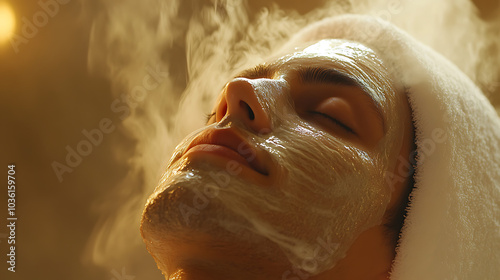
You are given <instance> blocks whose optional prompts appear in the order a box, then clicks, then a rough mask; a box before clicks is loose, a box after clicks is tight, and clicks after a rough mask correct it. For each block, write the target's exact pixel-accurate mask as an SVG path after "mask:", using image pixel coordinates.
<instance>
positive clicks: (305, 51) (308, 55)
mask: <svg viewBox="0 0 500 280" xmlns="http://www.w3.org/2000/svg"><path fill="white" fill-rule="evenodd" d="M285 52H286V53H282V56H281V57H280V58H278V59H276V61H275V62H274V63H275V64H277V65H286V64H288V63H293V62H294V61H296V60H304V59H309V60H317V61H322V62H347V63H349V62H354V61H365V60H368V59H369V60H376V61H377V62H379V63H380V62H381V61H380V59H379V58H378V57H377V55H376V54H375V52H374V51H373V50H372V49H370V48H368V47H366V46H365V45H363V44H361V43H358V42H352V41H347V40H340V39H326V40H321V41H318V42H314V43H310V44H309V45H307V46H305V47H295V48H294V49H293V50H287V51H285Z"/></svg>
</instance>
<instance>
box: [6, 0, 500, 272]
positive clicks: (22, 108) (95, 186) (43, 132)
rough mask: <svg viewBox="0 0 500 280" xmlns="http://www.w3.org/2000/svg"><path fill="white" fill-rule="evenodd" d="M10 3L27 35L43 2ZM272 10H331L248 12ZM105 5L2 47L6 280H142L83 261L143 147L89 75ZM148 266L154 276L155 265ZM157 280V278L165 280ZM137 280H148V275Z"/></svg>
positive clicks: (54, 20) (72, 7)
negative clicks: (86, 151) (108, 127)
mask: <svg viewBox="0 0 500 280" xmlns="http://www.w3.org/2000/svg"><path fill="white" fill-rule="evenodd" d="M45 1H46V0H45ZM207 1H208V0H207ZM2 2H3V3H7V4H8V5H9V6H10V7H11V8H12V11H13V16H14V17H15V22H16V24H17V27H15V29H14V33H16V34H20V32H21V31H20V28H21V26H22V24H23V21H22V19H23V17H26V18H30V19H31V17H32V16H33V15H34V14H35V13H36V12H37V11H39V10H40V6H39V5H38V4H37V2H38V1H28V0H7V1H5V0H0V3H2ZM61 2H63V1H61ZM272 2H274V3H277V4H278V5H280V6H281V7H282V8H284V9H295V10H297V11H299V12H300V13H307V12H308V11H310V10H311V9H313V8H314V7H317V6H319V5H321V4H322V3H323V2H324V1H322V0H308V1H301V0H300V1H299V0H293V1H291V0H279V1H266V0H257V1H251V3H250V5H249V11H250V13H251V12H253V11H257V10H259V9H260V8H261V7H263V6H266V5H270V3H272ZM102 3H105V1H87V2H86V5H85V7H86V8H85V9H84V10H82V5H81V3H80V2H79V1H77V0H72V1H69V2H68V3H67V4H64V5H60V11H59V12H58V13H57V15H55V16H54V17H51V18H50V19H49V21H48V23H47V24H46V25H45V26H43V28H38V31H37V32H36V35H34V36H33V38H30V39H29V41H28V42H27V43H22V44H19V45H18V48H19V50H18V52H17V53H16V52H15V51H14V48H13V47H12V45H11V43H10V42H9V41H5V42H0V98H1V99H0V104H1V108H2V109H1V111H0V116H1V124H2V126H1V127H0V128H1V130H0V154H1V162H0V163H1V168H0V170H3V171H2V172H4V174H5V175H4V176H0V177H2V178H4V180H5V181H4V182H2V183H0V184H2V185H3V186H4V187H2V190H0V199H1V202H0V213H1V215H0V253H1V255H0V263H1V265H0V279H2V280H3V279H75V280H80V279H81V280H89V279H117V280H121V279H120V277H119V276H120V275H121V276H123V274H122V273H123V271H122V269H123V268H124V269H125V271H126V275H132V276H134V272H133V268H132V267H128V266H125V265H124V266H123V267H120V266H116V267H115V268H112V269H109V268H99V267H95V266H93V265H92V264H91V263H90V262H89V260H88V258H87V257H85V256H86V254H84V252H86V245H87V241H88V239H89V237H90V236H91V235H92V233H93V230H94V228H95V226H96V223H97V222H98V220H99V217H100V213H101V212H100V211H101V208H99V207H100V206H99V205H102V202H103V201H104V202H105V201H107V200H109V201H112V200H113V195H112V194H110V193H109V192H107V191H106V190H109V189H110V188H111V187H113V186H115V185H116V184H117V182H119V181H120V180H122V179H123V178H124V176H125V174H126V172H127V164H126V161H125V160H123V159H126V158H127V157H128V156H130V155H131V154H132V151H133V150H134V140H133V139H132V138H131V137H130V136H129V134H128V133H127V132H126V130H124V129H123V128H122V127H121V125H120V124H121V122H120V121H119V120H118V119H117V116H116V114H113V113H111V112H110V108H109V106H110V104H111V102H112V101H113V99H114V98H113V96H112V95H111V84H110V82H109V81H108V80H107V79H105V78H104V77H102V76H100V75H98V74H95V73H94V74H89V71H88V67H87V52H88V44H89V34H90V28H91V23H92V15H93V14H94V13H96V11H98V10H99V9H100V8H101V5H102ZM474 3H475V5H476V6H477V8H478V10H479V13H480V14H481V16H482V17H483V18H484V19H490V18H492V17H494V16H495V15H498V14H499V13H498V11H499V7H500V4H499V1H498V0H475V1H474ZM0 5H1V4H0ZM186 13H189V11H186ZM1 17H2V14H1V13H0V32H1V30H2V27H4V28H6V24H7V23H6V21H2V18H1ZM2 25H3V26H2ZM0 36H1V35H0ZM0 40H1V37H0ZM137 43H138V44H140V42H137ZM497 51H498V50H497ZM181 63H182V62H181ZM498 81H500V79H498ZM493 86H494V87H496V86H497V85H493ZM491 98H492V99H494V100H495V98H494V97H491ZM104 117H108V118H110V119H112V120H113V121H114V123H115V124H118V127H117V129H116V130H115V131H114V132H113V133H110V134H106V135H105V136H104V139H103V142H102V143H101V144H100V145H98V146H96V147H94V148H93V151H92V153H90V155H88V156H87V157H84V158H83V159H82V163H81V164H80V165H79V166H78V167H76V168H74V171H73V172H71V173H66V174H64V180H63V181H62V182H59V181H58V179H57V177H56V175H55V174H54V171H53V169H52V166H51V164H52V162H53V161H58V162H64V161H65V156H66V154H67V151H66V146H68V145H69V146H71V147H75V145H76V144H77V143H78V142H79V141H80V140H82V133H81V131H82V129H88V130H90V129H94V128H96V127H97V126H98V123H99V121H101V119H102V118H104ZM116 151H121V152H119V153H118V154H117V152H116ZM10 163H13V164H16V171H17V173H16V178H17V197H16V199H17V209H16V210H17V217H18V219H19V220H18V224H17V267H16V268H17V271H18V272H16V273H15V274H12V273H8V274H7V271H6V267H7V266H6V262H5V261H6V256H5V254H6V248H7V244H6V238H5V237H6V233H7V230H6V227H5V226H4V223H5V222H4V221H5V215H6V213H5V212H6V208H7V206H6V203H5V202H6V194H7V190H6V186H5V185H6V179H5V178H6V173H7V164H10ZM98 206H99V207H98ZM124 246H126V244H125V245H124ZM144 256H145V258H147V256H146V254H144ZM144 263H145V265H147V266H150V267H151V269H152V270H155V265H154V263H153V261H152V259H150V258H148V259H147V260H145V262H144ZM157 274H158V276H159V278H157V279H161V276H160V274H159V273H157ZM121 278H122V279H129V280H131V279H133V278H127V277H121ZM135 279H136V280H143V279H142V278H141V277H140V276H137V277H136V278H135ZM144 280H145V279H144Z"/></svg>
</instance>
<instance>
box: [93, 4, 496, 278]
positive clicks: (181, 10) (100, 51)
mask: <svg viewBox="0 0 500 280" xmlns="http://www.w3.org/2000/svg"><path fill="white" fill-rule="evenodd" d="M368 2H369V3H368ZM85 5H87V7H88V5H89V4H85ZM249 5H250V4H249V3H247V2H246V1H244V0H235V1H229V0H227V1H219V0H211V1H209V0H205V1H202V0H193V1H180V0H163V1H162V0H144V1H135V0H101V1H100V2H99V4H98V6H99V7H97V10H98V12H97V13H95V14H94V21H93V26H92V32H91V38H90V47H89V56H88V64H89V69H90V70H91V71H93V72H98V73H101V74H103V75H105V76H107V77H108V78H109V79H110V81H111V82H112V87H113V94H114V97H115V98H116V100H119V102H124V104H127V105H126V106H127V107H128V108H129V110H130V114H121V113H120V114H117V116H118V117H119V118H120V120H121V119H123V120H122V121H123V126H124V127H125V128H126V129H127V130H128V132H129V134H130V135H131V137H132V138H133V139H135V140H136V145H135V149H134V151H133V156H131V157H129V158H125V157H123V156H122V157H117V161H127V163H128V164H129V167H130V168H129V172H128V174H127V176H126V177H125V178H124V179H123V181H122V182H121V183H120V184H119V185H117V186H113V187H111V188H110V190H109V193H107V194H105V195H103V197H105V198H104V199H102V200H99V202H97V203H96V205H94V207H95V209H96V211H98V212H99V215H100V216H101V217H102V220H101V222H100V223H99V225H98V226H97V227H96V229H95V232H94V234H93V236H92V237H91V239H90V240H89V244H88V250H87V254H86V256H85V258H86V260H87V261H89V262H91V263H93V264H96V265H98V266H102V267H105V268H107V269H108V270H110V271H111V270H112V269H119V268H121V267H125V268H126V270H127V272H128V274H131V275H134V276H136V277H137V278H136V279H149V278H151V279H154V278H158V277H159V272H158V271H156V269H155V265H154V261H153V259H152V258H151V257H150V256H149V254H148V253H147V252H146V250H145V246H144V244H143V242H142V239H141V237H140V234H139V229H138V227H139V221H140V216H141V213H142V210H143V207H144V204H145V202H146V198H147V197H148V196H149V194H150V193H151V192H152V191H153V189H154V187H155V186H156V185H157V182H158V180H159V178H160V175H161V174H162V172H163V170H164V168H165V165H166V163H167V162H168V160H169V158H170V156H171V152H172V151H173V149H174V147H175V146H176V144H177V143H179V142H180V141H181V139H183V138H184V137H185V136H186V135H187V134H188V133H190V132H192V131H193V130H195V129H197V128H199V127H201V126H202V125H203V123H204V115H205V114H206V113H209V112H210V110H211V109H212V106H213V103H214V101H215V99H216V97H217V95H218V94H219V92H220V89H221V88H222V87H223V85H224V84H225V83H226V82H227V81H228V80H229V79H230V77H231V76H232V75H233V74H234V72H235V71H236V70H238V69H241V68H244V67H247V66H251V65H255V64H257V63H259V62H262V61H263V60H264V59H266V58H267V57H268V56H269V55H270V54H271V53H272V52H273V50H276V49H278V48H279V47H280V46H281V45H282V44H283V43H284V42H285V41H286V39H287V38H288V37H289V36H291V35H293V34H294V33H295V32H296V31H297V30H299V29H300V28H301V27H303V26H305V25H307V24H308V23H311V22H313V21H316V20H319V19H322V18H325V17H330V16H334V15H338V14H343V13H347V12H350V13H360V14H372V15H376V16H380V17H381V18H383V19H386V20H389V21H391V22H392V23H394V24H396V25H397V26H399V27H401V28H402V29H404V30H406V31H407V32H409V33H410V34H412V35H413V36H415V37H416V38H417V39H419V40H421V41H423V42H424V43H426V44H428V45H429V46H431V47H432V48H434V49H436V50H437V51H438V52H440V53H441V54H443V55H444V56H446V57H447V58H448V59H449V60H451V61H452V62H453V63H455V64H456V65H457V66H458V67H459V68H460V69H462V71H464V72H465V73H466V74H467V75H468V76H469V77H471V79H472V80H474V81H475V82H476V83H477V84H478V85H479V86H480V87H481V88H482V89H483V91H484V92H485V93H487V94H492V93H493V92H494V91H496V90H498V87H500V78H499V77H500V76H499V67H498V65H500V51H499V50H500V36H499V34H500V20H496V22H485V21H483V20H481V19H480V18H479V16H478V13H477V11H476V9H475V7H474V6H473V4H472V3H470V2H469V1H467V0H461V1H457V0H447V1H438V2H436V1H432V0H421V1H404V0H401V1H398V0H387V1H382V0H380V1H362V0H359V1H356V0H351V1H347V0H346V1H338V2H337V3H331V4H326V5H325V6H322V7H318V8H316V9H313V10H312V11H310V12H308V13H307V14H305V15H304V14H299V13H298V12H295V11H284V10H282V9H280V8H279V7H278V6H277V5H271V6H269V7H268V8H265V9H264V8H262V9H260V10H258V11H257V12H256V13H254V14H252V15H249V12H248V11H249V10H251V9H252V8H253V9H255V7H250V6H249ZM497 18H499V17H497ZM152 75H156V78H157V79H158V81H159V82H158V83H157V84H156V86H154V87H153V86H151V87H148V88H147V89H146V91H142V92H141V94H139V93H138V91H137V88H138V87H139V86H141V85H143V83H144V79H145V77H150V76H152ZM117 154H123V151H117ZM160 277H161V276H160Z"/></svg>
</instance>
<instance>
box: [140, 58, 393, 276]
mask: <svg viewBox="0 0 500 280" xmlns="http://www.w3.org/2000/svg"><path fill="white" fill-rule="evenodd" d="M343 55H348V54H343ZM251 83H252V86H253V87H254V90H255V94H257V97H258V99H259V102H260V103H261V105H262V107H263V108H264V109H265V111H266V112H267V114H268V115H269V118H270V119H271V120H272V122H273V129H272V131H271V132H270V133H268V134H262V135H257V134H255V133H252V132H250V130H249V129H247V128H246V127H244V125H243V123H242V122H240V121H238V120H237V119H233V118H231V116H229V117H227V118H225V119H223V120H221V121H220V122H219V123H215V124H212V125H210V126H209V127H207V128H212V127H216V128H221V129H222V128H228V127H232V128H233V129H235V130H236V131H238V133H240V134H241V135H242V136H243V137H244V138H245V139H246V141H247V142H248V143H249V144H250V145H252V146H254V147H257V148H259V149H262V150H265V151H266V152H267V153H269V154H270V155H271V158H272V161H273V165H274V166H278V167H279V168H278V169H277V170H278V171H277V172H278V173H279V174H278V177H279V178H280V179H279V180H278V181H277V182H276V184H275V185H273V186H261V185H258V184H255V183H251V182H249V181H248V180H245V179H244V178H242V177H241V176H238V174H231V172H228V169H227V168H226V169H224V168H221V167H219V166H214V165H212V164H210V162H197V163H195V164H193V163H192V162H190V160H189V159H187V158H185V157H181V155H182V154H183V153H184V152H185V150H186V148H187V147H188V145H189V143H190V142H191V141H192V139H193V138H194V137H195V136H196V135H197V134H198V133H200V132H201V131H202V130H203V129H202V130H199V131H196V132H194V133H193V134H191V135H190V136H188V137H187V138H186V139H185V140H184V141H183V142H182V143H181V144H179V146H177V148H176V150H175V152H174V156H173V157H172V160H171V163H170V164H169V167H168V169H167V171H166V173H165V174H164V176H163V179H162V180H161V182H160V185H159V187H158V188H157V189H156V191H155V193H154V194H153V195H152V196H151V198H150V200H149V201H148V205H147V206H146V210H145V214H144V217H147V218H146V220H147V221H148V223H150V224H151V225H152V226H150V228H156V229H158V231H159V232H161V234H160V235H163V234H167V235H168V234H170V235H175V234H176V232H180V231H185V230H188V231H195V232H203V233H209V234H210V235H212V236H214V237H215V238H216V239H217V238H221V239H227V240H230V239H231V240H232V241H234V242H246V243H250V244H254V243H255V244H254V245H255V248H257V249H256V250H257V251H260V252H265V254H267V255H268V256H269V258H270V259H275V258H277V256H279V255H280V254H281V253H280V252H270V251H268V250H266V248H259V244H258V243H259V242H260V240H262V237H264V238H266V239H268V240H270V241H271V242H272V243H274V244H275V245H277V246H278V247H279V248H281V250H282V252H283V253H284V254H285V255H286V257H287V258H288V260H289V261H290V263H291V264H292V265H293V266H295V267H297V268H300V269H302V270H305V271H307V272H309V273H312V274H318V273H320V272H323V271H325V270H327V269H329V268H332V267H333V266H334V265H335V263H336V262H338V261H339V260H340V259H342V258H343V257H344V256H345V254H346V252H347V250H348V249H349V248H350V246H351V244H352V243H353V242H354V240H355V239H356V238H357V237H358V236H359V235H360V234H361V233H362V232H363V231H365V230H367V229H369V228H370V227H372V226H375V225H378V224H380V222H381V220H382V217H383V215H384V213H385V210H386V207H387V205H388V203H389V200H390V194H391V190H390V187H389V186H387V184H386V182H385V180H384V174H385V172H386V171H387V169H388V168H389V167H388V166H389V164H388V163H387V161H388V158H387V156H388V153H387V149H388V148H387V145H389V144H386V145H379V147H378V148H377V149H376V150H375V151H373V152H367V151H363V150H361V149H359V148H357V147H355V146H354V145H350V144H349V142H347V141H344V140H341V139H339V138H338V137H336V136H333V135H331V134H330V133H327V132H325V131H324V130H322V129H321V128H318V127H317V126H314V125H312V124H310V123H309V122H306V121H304V120H303V119H301V118H300V117H299V116H298V115H297V114H296V113H294V108H293V105H292V104H291V103H292V102H291V101H290V97H289V95H288V89H287V84H286V81H284V80H270V79H258V80H252V81H251ZM271 108H274V109H273V110H271ZM392 127H394V125H392ZM207 128H204V129H207ZM390 135H393V134H392V133H391V134H390ZM391 138H392V136H391ZM382 142H384V143H393V142H394V140H393V139H387V136H386V137H385V138H384V139H383V140H382ZM396 146H398V145H396ZM155 238H161V237H155ZM157 242H158V243H161V240H157ZM152 243H155V241H152ZM273 254H275V256H273Z"/></svg>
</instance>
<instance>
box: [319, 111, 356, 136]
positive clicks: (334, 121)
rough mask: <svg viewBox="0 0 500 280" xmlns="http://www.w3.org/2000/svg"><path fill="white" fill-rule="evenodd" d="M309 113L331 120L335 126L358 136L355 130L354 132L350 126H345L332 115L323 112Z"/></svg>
mask: <svg viewBox="0 0 500 280" xmlns="http://www.w3.org/2000/svg"><path fill="white" fill-rule="evenodd" d="M309 113H311V114H314V115H318V116H322V117H325V118H327V119H329V120H330V121H332V122H333V123H334V124H336V125H338V126H340V127H342V128H343V129H344V130H345V131H347V132H349V133H351V134H356V132H354V130H352V128H350V127H349V126H347V125H345V124H344V123H342V122H340V121H339V120H337V119H335V118H333V117H331V116H330V115H328V114H325V113H322V112H318V111H309Z"/></svg>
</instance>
